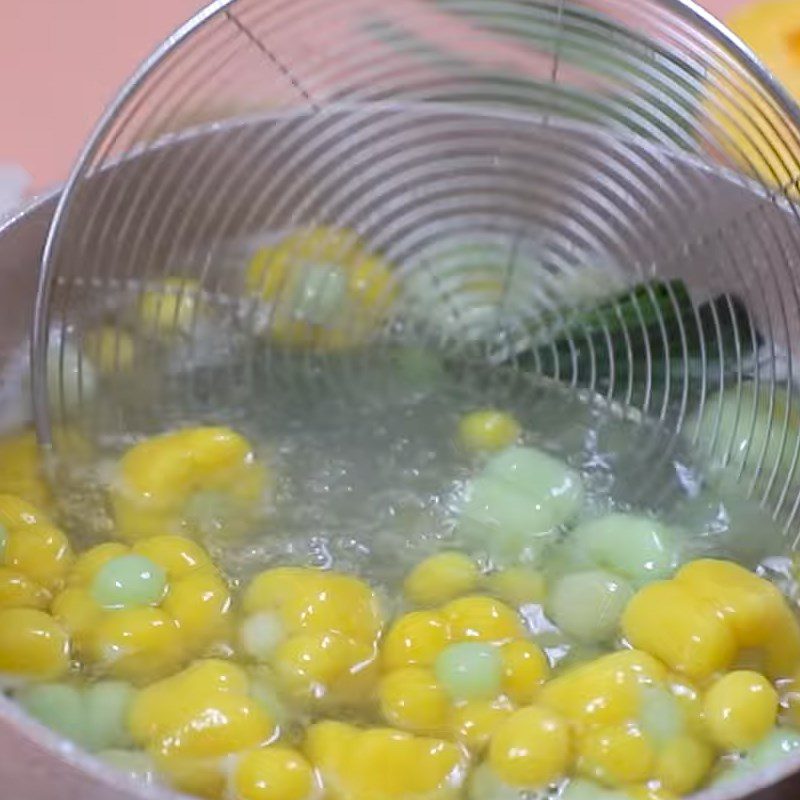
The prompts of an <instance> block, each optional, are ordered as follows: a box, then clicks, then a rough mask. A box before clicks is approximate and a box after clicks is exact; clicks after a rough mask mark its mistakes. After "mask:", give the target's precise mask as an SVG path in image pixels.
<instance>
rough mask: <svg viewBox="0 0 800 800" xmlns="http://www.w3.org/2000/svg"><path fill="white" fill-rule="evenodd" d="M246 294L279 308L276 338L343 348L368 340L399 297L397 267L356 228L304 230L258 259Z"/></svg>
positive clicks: (274, 314)
mask: <svg viewBox="0 0 800 800" xmlns="http://www.w3.org/2000/svg"><path fill="white" fill-rule="evenodd" d="M245 283H246V285H247V289H248V290H249V291H250V292H251V293H253V294H255V295H258V296H259V297H261V298H262V299H263V300H265V301H267V302H269V303H271V304H272V311H271V315H270V325H269V334H270V336H271V337H272V338H274V339H275V340H276V341H279V342H282V343H283V344H287V345H291V346H294V347H308V348H315V349H319V350H340V349H346V348H351V347H355V346H357V345H359V344H361V343H363V342H364V341H365V340H367V339H368V338H369V337H370V336H371V335H372V334H373V333H374V332H375V331H376V330H377V329H378V327H379V325H380V324H381V322H382V321H383V319H384V318H385V316H386V314H387V312H388V310H389V307H390V305H391V303H392V301H393V299H394V294H395V289H394V281H393V277H392V269H391V267H390V266H389V265H388V264H386V263H385V262H384V261H382V260H381V259H380V258H378V257H377V256H375V255H373V254H371V253H370V252H369V251H368V249H367V247H366V245H365V244H364V242H362V241H361V240H360V239H359V237H358V236H357V234H356V233H354V232H353V231H350V230H344V229H341V230H340V229H335V228H326V227H317V228H304V229H301V230H298V231H296V232H294V233H292V234H290V235H289V236H287V237H286V238H285V239H283V240H281V241H280V242H278V243H277V244H275V245H272V246H268V247H264V248H261V249H260V250H258V251H257V252H256V253H255V254H254V255H253V257H252V259H251V261H250V264H249V266H248V269H247V274H246V276H245Z"/></svg>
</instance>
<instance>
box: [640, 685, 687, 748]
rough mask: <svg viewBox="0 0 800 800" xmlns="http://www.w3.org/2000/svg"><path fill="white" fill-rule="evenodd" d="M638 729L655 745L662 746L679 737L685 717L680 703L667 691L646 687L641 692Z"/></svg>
mask: <svg viewBox="0 0 800 800" xmlns="http://www.w3.org/2000/svg"><path fill="white" fill-rule="evenodd" d="M639 727H640V728H641V729H642V731H643V732H644V733H645V734H647V736H648V737H649V738H650V739H652V740H653V741H654V742H655V743H656V744H664V743H665V742H668V741H670V740H671V739H674V738H676V737H677V736H680V734H681V733H682V732H683V729H684V727H685V715H684V713H683V709H682V708H681V705H680V702H679V701H678V700H677V698H676V697H674V696H673V695H672V693H671V692H669V691H668V690H667V689H663V688H661V687H660V686H646V687H645V688H644V689H643V690H642V704H641V709H640V711H639Z"/></svg>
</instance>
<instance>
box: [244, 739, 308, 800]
mask: <svg viewBox="0 0 800 800" xmlns="http://www.w3.org/2000/svg"><path fill="white" fill-rule="evenodd" d="M318 793H319V787H318V786H317V779H316V776H315V775H314V771H313V769H312V768H311V765H310V764H309V763H308V761H306V759H305V757H304V756H303V755H302V753H299V752H297V750H293V749H292V748H290V747H282V746H280V745H272V746H271V747H264V748H261V749H260V750H251V751H250V752H249V753H245V754H244V755H243V756H241V757H240V758H239V759H238V760H237V762H236V766H235V767H234V768H233V773H232V775H231V780H230V792H229V795H230V798H231V800H313V798H314V797H315V796H316V795H317V794H318Z"/></svg>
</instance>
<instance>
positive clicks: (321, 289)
mask: <svg viewBox="0 0 800 800" xmlns="http://www.w3.org/2000/svg"><path fill="white" fill-rule="evenodd" d="M299 268H300V269H302V278H301V279H300V280H299V281H298V283H297V286H295V287H294V292H293V293H292V298H291V308H292V314H293V316H294V317H295V318H296V319H298V320H303V321H305V322H309V323H311V324H315V325H324V324H326V323H328V322H330V321H331V320H332V319H333V318H335V317H336V315H337V314H338V313H340V312H341V310H342V307H343V305H344V303H345V301H346V299H347V276H346V275H345V274H344V270H343V269H342V268H341V267H339V266H336V265H335V264H319V263H307V264H303V265H302V267H299Z"/></svg>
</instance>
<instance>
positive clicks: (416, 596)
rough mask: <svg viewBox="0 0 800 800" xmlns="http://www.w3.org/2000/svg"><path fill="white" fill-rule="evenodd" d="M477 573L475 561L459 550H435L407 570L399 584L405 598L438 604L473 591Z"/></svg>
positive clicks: (426, 604)
mask: <svg viewBox="0 0 800 800" xmlns="http://www.w3.org/2000/svg"><path fill="white" fill-rule="evenodd" d="M479 578H480V575H479V572H478V567H477V565H476V564H475V562H474V561H473V560H472V559H471V558H469V556H465V555H463V554H462V553H438V554H437V555H434V556H430V557H429V558H426V559H425V560H424V561H423V562H421V563H420V564H417V566H416V567H414V569H413V570H412V571H411V572H410V573H409V575H408V577H407V578H406V580H405V583H404V584H403V592H404V593H405V596H406V597H407V598H408V600H409V601H410V602H412V603H414V604H415V605H418V606H438V605H441V604H442V603H446V602H447V601H448V600H452V599H453V598H455V597H458V596H459V595H462V594H466V593H467V592H471V591H474V589H475V588H477V586H478V581H479Z"/></svg>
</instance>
